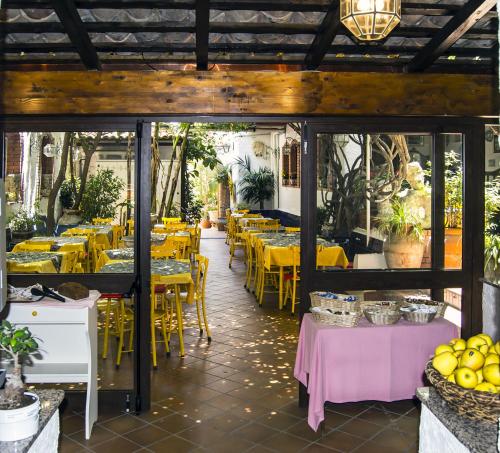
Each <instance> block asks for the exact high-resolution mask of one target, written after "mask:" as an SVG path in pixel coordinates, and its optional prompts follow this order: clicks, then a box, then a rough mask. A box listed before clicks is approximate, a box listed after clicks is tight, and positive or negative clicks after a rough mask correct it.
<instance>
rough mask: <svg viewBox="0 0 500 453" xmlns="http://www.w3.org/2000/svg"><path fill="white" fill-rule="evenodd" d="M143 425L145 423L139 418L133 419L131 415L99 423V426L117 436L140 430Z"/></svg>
mask: <svg viewBox="0 0 500 453" xmlns="http://www.w3.org/2000/svg"><path fill="white" fill-rule="evenodd" d="M145 424H146V421H144V420H141V419H140V418H139V417H135V416H133V415H132V416H131V415H122V416H120V417H117V418H113V419H111V420H108V421H106V422H104V423H101V424H100V426H102V427H104V428H107V429H109V430H110V431H113V432H115V433H117V434H125V433H128V432H129V431H133V430H135V429H137V428H140V427H142V426H144V425H145Z"/></svg>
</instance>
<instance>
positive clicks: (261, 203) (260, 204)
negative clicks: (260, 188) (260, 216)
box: [259, 200, 264, 211]
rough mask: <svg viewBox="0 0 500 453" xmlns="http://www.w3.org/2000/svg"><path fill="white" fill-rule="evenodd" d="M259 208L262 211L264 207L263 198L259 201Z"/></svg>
mask: <svg viewBox="0 0 500 453" xmlns="http://www.w3.org/2000/svg"><path fill="white" fill-rule="evenodd" d="M259 209H260V210H261V211H262V210H263V209H264V200H260V201H259Z"/></svg>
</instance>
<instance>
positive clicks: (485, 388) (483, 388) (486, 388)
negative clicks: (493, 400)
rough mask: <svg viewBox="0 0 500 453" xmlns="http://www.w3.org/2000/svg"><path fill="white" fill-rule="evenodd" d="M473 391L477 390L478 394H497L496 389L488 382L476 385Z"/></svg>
mask: <svg viewBox="0 0 500 453" xmlns="http://www.w3.org/2000/svg"><path fill="white" fill-rule="evenodd" d="M474 390H478V391H479V392H490V393H498V392H497V389H496V387H495V386H494V385H493V384H490V383H489V382H483V383H482V384H477V385H476V386H475V387H474Z"/></svg>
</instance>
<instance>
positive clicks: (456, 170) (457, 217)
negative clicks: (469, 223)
mask: <svg viewBox="0 0 500 453" xmlns="http://www.w3.org/2000/svg"><path fill="white" fill-rule="evenodd" d="M462 181H463V172H462V162H461V161H460V159H459V156H458V154H457V153H456V152H455V151H453V150H452V151H448V152H446V154H445V157H444V206H445V226H446V227H447V228H462V190H463V189H462Z"/></svg>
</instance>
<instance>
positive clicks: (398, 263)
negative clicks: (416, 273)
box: [384, 237, 425, 269]
mask: <svg viewBox="0 0 500 453" xmlns="http://www.w3.org/2000/svg"><path fill="white" fill-rule="evenodd" d="M424 248H425V244H424V243H423V242H420V241H417V240H415V239H409V238H406V237H405V238H393V237H392V238H389V239H388V240H387V242H386V243H385V244H384V254H385V260H386V262H387V267H389V268H390V269H415V268H417V269H418V268H420V266H421V264H422V258H423V256H424Z"/></svg>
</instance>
